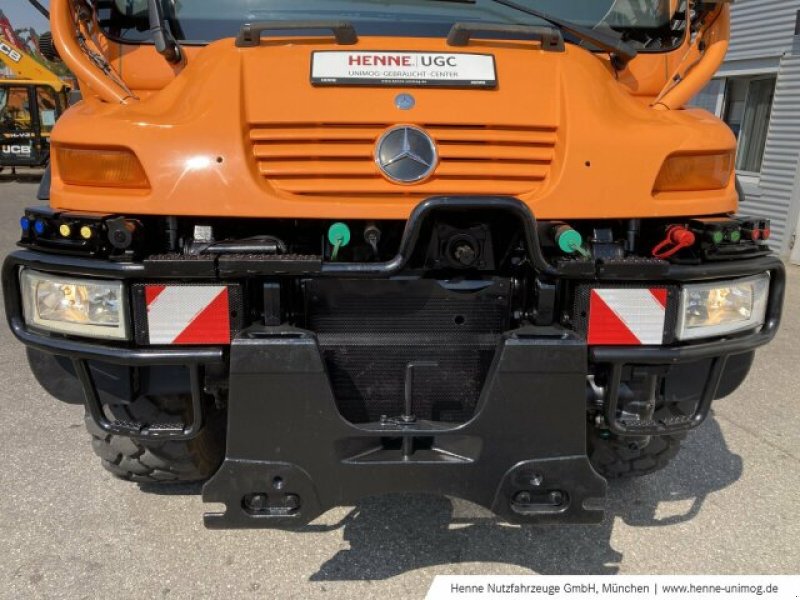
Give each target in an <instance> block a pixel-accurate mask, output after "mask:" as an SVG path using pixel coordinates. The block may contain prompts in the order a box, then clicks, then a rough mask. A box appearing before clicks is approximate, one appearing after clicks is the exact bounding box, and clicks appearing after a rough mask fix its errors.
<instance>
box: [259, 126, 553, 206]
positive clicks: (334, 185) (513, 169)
mask: <svg viewBox="0 0 800 600" xmlns="http://www.w3.org/2000/svg"><path fill="white" fill-rule="evenodd" d="M391 126H392V124H387V123H384V124H359V125H341V124H295V125H255V126H252V127H251V129H250V142H251V144H252V148H253V155H254V157H255V160H256V163H257V165H258V170H259V172H260V173H261V175H262V176H263V177H264V178H265V179H267V180H268V181H269V182H270V184H272V186H274V187H275V188H276V189H278V190H280V191H283V192H287V193H290V194H296V195H304V196H314V195H325V196H330V195H347V196H349V197H354V196H359V195H361V196H401V195H402V196H411V197H414V196H429V195H431V194H474V193H475V192H476V186H477V189H478V190H483V188H481V184H482V183H486V184H487V189H486V190H484V191H487V192H488V191H491V193H495V194H508V195H521V194H525V193H529V192H532V191H535V190H536V189H538V188H539V187H540V186H541V185H542V184H543V183H544V182H545V180H546V179H547V177H548V176H549V174H550V169H551V166H552V162H553V160H554V157H555V146H556V141H557V130H556V129H555V128H544V127H542V128H537V127H503V126H493V127H489V126H486V127H481V126H475V125H470V126H455V125H441V124H438V125H437V124H422V125H420V126H421V127H422V128H424V129H425V130H426V131H427V132H428V133H429V134H430V135H431V136H432V137H433V138H434V140H435V141H436V145H437V148H438V151H439V157H440V162H439V166H438V167H437V169H436V171H435V173H434V175H433V176H432V177H431V178H430V179H428V180H427V181H425V182H423V183H421V184H419V185H414V186H403V185H397V184H395V183H392V182H390V181H387V180H386V179H385V178H384V177H383V176H382V175H381V173H380V171H379V169H378V167H377V165H376V164H375V160H374V149H375V143H376V142H377V140H378V138H379V137H380V136H381V134H382V133H383V132H384V131H386V129H388V128H389V127H391Z"/></svg>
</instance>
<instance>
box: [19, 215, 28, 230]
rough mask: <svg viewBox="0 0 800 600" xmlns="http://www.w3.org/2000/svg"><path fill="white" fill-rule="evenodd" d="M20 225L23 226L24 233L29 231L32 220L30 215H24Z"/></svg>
mask: <svg viewBox="0 0 800 600" xmlns="http://www.w3.org/2000/svg"><path fill="white" fill-rule="evenodd" d="M19 226H20V227H22V233H28V232H29V231H30V230H31V222H30V220H29V219H28V217H22V218H21V219H20V220H19Z"/></svg>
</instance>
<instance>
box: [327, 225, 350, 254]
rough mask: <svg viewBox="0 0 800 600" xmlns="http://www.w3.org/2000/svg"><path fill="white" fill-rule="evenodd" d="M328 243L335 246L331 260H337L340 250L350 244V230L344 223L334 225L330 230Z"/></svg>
mask: <svg viewBox="0 0 800 600" xmlns="http://www.w3.org/2000/svg"><path fill="white" fill-rule="evenodd" d="M328 241H329V242H330V244H331V246H333V252H331V259H332V260H336V257H337V256H338V255H339V249H340V248H344V247H345V246H347V244H349V243H350V228H349V227H348V226H347V225H345V224H344V223H334V224H333V225H331V226H330V227H329V228H328Z"/></svg>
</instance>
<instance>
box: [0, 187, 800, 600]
mask: <svg viewBox="0 0 800 600" xmlns="http://www.w3.org/2000/svg"><path fill="white" fill-rule="evenodd" d="M35 190H36V185H35V180H34V179H33V178H29V177H25V176H21V177H16V178H12V177H10V176H7V175H6V176H2V175H0V224H2V225H0V250H2V252H3V254H5V253H7V252H8V251H10V250H11V249H12V248H13V247H14V243H15V241H16V239H17V228H18V219H19V216H20V215H21V214H22V209H23V207H24V206H26V205H30V204H35V203H36V201H35V200H34V195H35ZM789 271H790V275H789V292H788V293H789V295H788V298H787V304H786V307H787V310H786V318H785V322H784V325H783V329H782V331H781V332H780V334H779V336H778V338H777V340H776V341H775V342H774V343H773V344H772V345H770V346H769V347H767V348H766V349H763V350H761V351H760V352H759V353H758V357H757V359H756V364H755V367H754V369H753V371H752V373H751V375H750V378H749V379H748V381H747V382H746V383H745V385H744V386H743V387H742V388H741V389H740V390H739V391H737V392H736V393H735V394H734V395H733V396H731V397H729V398H727V399H725V400H722V401H719V402H717V403H716V404H715V408H714V415H713V418H711V419H709V420H708V421H707V422H706V423H705V424H704V425H703V426H702V427H701V428H700V429H699V430H697V431H696V432H694V433H693V434H691V436H690V437H689V439H688V440H687V442H686V443H685V446H684V448H683V450H682V451H681V453H680V454H679V456H678V458H677V459H676V460H675V461H674V463H673V464H671V465H670V466H669V467H668V468H667V469H665V470H664V471H662V472H660V473H657V474H654V475H651V476H648V477H645V478H642V479H639V480H634V481H628V482H623V483H612V485H611V487H610V495H609V499H608V503H607V507H608V510H607V517H606V519H605V521H604V522H603V524H602V525H599V526H559V527H547V528H544V527H525V528H520V527H514V526H509V525H505V524H503V523H500V522H498V521H496V520H495V519H493V518H492V517H491V515H489V514H488V513H486V512H484V511H482V510H480V509H478V508H476V507H474V506H472V505H469V504H467V503H465V502H462V501H457V500H452V501H451V500H449V499H446V498H437V497H424V496H391V497H382V498H377V499H371V500H366V501H364V502H362V503H361V504H359V505H358V506H356V507H348V508H340V509H336V510H333V511H330V512H329V513H327V514H325V515H324V516H323V517H322V518H320V519H319V520H317V521H316V522H314V523H313V524H312V525H310V526H308V527H306V528H305V529H303V530H301V531H299V532H292V533H287V532H280V531H255V530H254V531H209V530H206V529H205V528H204V527H203V524H202V519H201V516H202V513H203V511H204V508H205V506H204V505H203V503H202V502H201V500H200V497H199V496H198V495H197V492H198V491H199V490H198V489H197V488H192V487H182V488H178V489H173V490H171V491H167V492H156V491H155V490H153V489H140V488H139V487H138V486H136V485H134V484H130V483H126V482H123V481H118V480H115V479H113V478H111V476H110V475H109V474H108V473H106V472H105V471H104V470H103V469H102V468H101V467H100V464H99V459H97V458H96V457H95V456H94V454H93V453H92V451H91V448H90V446H89V437H88V434H87V433H86V432H85V431H84V428H83V418H82V417H83V409H82V408H81V407H78V406H68V405H64V404H61V403H59V402H57V401H56V400H54V399H53V398H51V397H49V396H48V395H47V394H46V393H45V392H44V391H42V390H41V389H40V388H39V386H38V385H37V384H36V383H35V381H34V379H33V377H32V375H31V374H30V372H29V370H28V366H27V363H26V361H25V354H24V352H23V347H22V346H21V345H20V344H19V343H18V342H16V340H14V338H13V337H12V336H11V334H10V333H9V332H8V330H7V328H6V327H5V325H3V326H2V327H0V384H1V385H2V392H0V597H4V598H14V599H17V598H28V597H30V598H43V597H69V598H155V597H164V598H190V597H191V598H200V597H222V596H226V597H229V598H238V597H240V596H242V597H260V598H315V597H326V598H353V597H362V598H374V597H380V598H421V597H423V596H424V594H425V592H426V590H427V589H428V586H429V585H430V582H431V580H432V579H433V576H434V575H436V574H487V573H491V574H530V573H541V574H614V573H625V574H670V573H680V574H702V573H709V574H753V573H756V574H794V573H797V572H798V570H799V569H798V567H800V544H798V540H800V515H799V514H798V507H799V506H800V504H798V500H797V498H798V492H800V449H798V448H800V445H799V444H798V441H800V439H799V436H798V431H800V399H798V391H799V390H800V386H799V385H798V384H797V379H796V378H797V377H798V372H800V343H799V342H798V340H800V312H798V310H797V307H798V306H799V305H800V268H797V267H789Z"/></svg>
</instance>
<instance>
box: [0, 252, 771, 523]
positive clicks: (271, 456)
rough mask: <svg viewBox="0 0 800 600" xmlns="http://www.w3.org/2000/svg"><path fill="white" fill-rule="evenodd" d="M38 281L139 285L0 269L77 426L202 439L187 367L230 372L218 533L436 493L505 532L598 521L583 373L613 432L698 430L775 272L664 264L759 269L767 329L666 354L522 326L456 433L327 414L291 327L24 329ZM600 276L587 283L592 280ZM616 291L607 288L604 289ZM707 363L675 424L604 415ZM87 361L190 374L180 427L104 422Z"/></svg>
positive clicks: (218, 481) (50, 266)
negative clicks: (223, 333)
mask: <svg viewBox="0 0 800 600" xmlns="http://www.w3.org/2000/svg"><path fill="white" fill-rule="evenodd" d="M21 266H28V267H31V268H35V269H38V270H42V271H48V272H60V273H69V274H73V275H82V276H93V277H105V278H113V279H123V280H127V281H129V282H135V281H142V280H143V279H145V278H146V277H147V278H149V275H147V274H145V272H144V269H143V267H142V266H141V265H138V264H116V263H110V262H105V261H97V260H89V259H79V258H67V257H61V256H53V255H47V254H43V253H39V252H34V251H29V250H24V251H19V252H16V253H14V254H12V255H11V256H10V257H9V258H8V259H7V260H6V262H5V265H4V268H3V288H4V296H5V302H6V312H7V318H8V322H9V325H10V327H11V329H12V331H13V333H14V335H15V336H16V337H17V338H18V339H19V340H20V341H22V342H23V343H25V344H27V345H28V346H30V347H32V348H35V349H37V350H40V351H43V352H47V353H50V354H55V355H59V356H66V357H68V358H70V359H71V360H72V361H73V363H74V365H75V371H76V373H77V374H78V376H79V378H80V379H81V383H82V385H83V387H84V393H85V396H86V403H87V407H88V410H89V412H90V414H91V415H92V416H93V417H94V419H95V420H96V421H97V422H98V424H99V425H100V426H101V427H102V428H103V429H105V430H106V431H108V432H110V433H115V434H119V435H130V436H132V437H140V438H148V437H161V438H170V439H188V438H191V437H192V436H194V435H196V433H197V432H198V431H199V429H200V428H201V427H202V413H201V411H200V409H199V407H200V398H201V394H202V385H201V369H202V368H204V367H205V366H208V365H210V364H215V363H216V364H222V365H226V364H227V365H229V384H230V393H229V402H228V438H227V439H228V441H227V453H226V458H225V461H224V463H223V465H222V466H221V467H220V469H219V471H218V472H217V473H216V474H215V476H214V477H213V478H212V479H211V480H210V481H209V482H208V483H207V484H206V485H205V487H204V490H203V497H204V500H206V501H208V502H222V503H224V504H225V505H226V511H225V512H224V513H222V514H217V513H211V514H208V515H206V524H207V526H209V527H212V528H218V527H296V526H300V525H303V524H305V523H307V522H309V521H310V520H312V519H314V518H315V517H317V516H318V515H320V514H321V513H323V512H324V511H325V510H327V509H329V508H331V507H333V506H337V505H341V504H351V503H354V502H356V501H357V500H358V499H359V498H362V497H365V496H369V495H374V494H380V493H388V492H399V491H415V492H430V493H439V494H448V495H453V496H457V497H461V498H465V499H467V500H470V501H472V502H475V503H477V504H479V505H481V506H484V507H486V508H488V509H490V510H492V511H494V512H495V513H497V514H499V515H500V516H502V517H504V518H505V519H507V520H509V521H511V522H516V523H550V522H556V521H557V522H576V523H589V522H598V521H599V520H600V519H601V518H602V510H600V509H599V508H598V507H597V506H596V505H594V506H593V505H592V499H597V498H602V497H603V496H604V495H605V481H604V480H603V479H602V478H601V477H600V476H598V475H597V474H596V473H595V472H594V470H593V469H592V468H591V465H590V464H589V461H588V458H587V456H586V427H587V423H586V378H587V373H588V368H589V365H590V364H595V365H597V364H601V365H608V366H609V367H610V371H611V373H612V376H611V378H610V382H609V386H608V391H607V402H606V420H607V422H608V425H609V428H610V429H611V430H612V431H614V432H616V433H618V434H620V435H637V436H640V435H659V434H663V433H668V432H673V431H680V430H688V429H691V428H693V427H696V426H697V425H699V424H700V423H701V422H702V421H703V419H705V417H706V416H707V414H708V410H709V407H710V404H711V401H712V400H713V399H714V398H715V397H716V396H717V389H718V387H719V385H720V381H721V378H722V375H723V373H724V371H725V364H726V361H727V360H728V359H729V357H732V356H735V355H740V354H744V353H747V352H752V351H753V350H754V349H756V348H758V347H760V346H762V345H764V344H766V343H768V342H769V341H770V340H771V339H772V338H773V337H774V335H775V333H776V332H777V329H778V325H779V322H780V316H781V309H782V301H783V295H784V285H785V279H784V278H785V274H784V268H783V264H782V263H781V262H780V261H779V260H778V259H776V258H774V257H761V258H755V259H751V260H746V261H737V262H735V263H719V264H713V265H704V266H701V267H671V270H670V271H669V272H668V273H667V275H666V277H665V278H664V280H666V281H669V282H687V281H698V280H712V279H724V278H730V277H739V276H747V275H753V274H758V273H763V272H770V273H771V290H770V302H769V306H768V311H767V322H766V324H765V326H764V327H763V328H762V329H761V330H760V331H758V332H753V333H748V334H743V335H739V336H734V337H730V338H727V339H722V340H716V341H713V342H706V343H698V344H689V345H683V346H674V347H669V346H668V347H643V348H633V347H591V348H590V347H588V346H587V345H586V342H585V340H583V339H582V338H580V337H578V336H575V335H574V334H572V333H570V332H568V331H566V330H563V329H557V328H546V327H530V328H524V329H520V330H516V331H512V332H509V333H507V334H506V335H504V336H503V338H502V342H501V344H500V347H499V348H498V351H497V353H496V355H495V359H494V362H493V364H492V367H491V370H490V373H489V376H488V378H487V381H486V383H485V385H484V388H483V392H482V394H481V396H480V400H479V405H478V408H477V410H476V412H475V415H474V417H473V418H471V419H470V420H469V421H467V422H466V423H462V424H457V425H454V424H447V423H441V422H433V421H423V420H411V421H407V420H403V419H401V418H392V416H391V415H390V416H389V418H387V419H382V420H381V421H379V422H371V423H359V424H353V423H351V422H348V421H346V420H345V419H343V418H342V416H341V414H340V412H339V411H338V410H337V407H336V403H335V398H334V394H333V392H332V388H331V384H330V381H329V378H328V375H327V373H326V368H325V364H324V362H323V360H322V357H321V353H320V347H319V343H318V340H317V338H316V336H315V335H314V334H313V333H312V332H309V331H304V330H299V329H280V328H270V327H258V328H251V329H249V330H246V331H244V332H242V333H241V334H240V335H239V336H237V337H236V339H235V340H234V342H233V344H232V345H231V347H230V348H224V349H223V348H218V347H211V348H198V347H185V348H180V349H174V348H158V347H154V348H141V347H135V346H133V345H129V346H123V345H119V344H105V343H99V342H84V341H77V340H74V339H68V338H66V337H63V336H56V335H47V334H43V333H38V332H35V331H32V330H30V329H28V328H27V327H26V325H25V324H24V320H23V317H22V310H21V306H20V296H19V289H18V277H17V272H18V269H19V267H21ZM601 280H603V279H602V277H601V276H600V275H598V276H597V277H596V278H595V279H594V280H593V281H601ZM617 281H619V279H617ZM707 359H711V361H712V366H711V368H710V369H709V372H708V376H707V381H706V383H705V385H704V391H703V394H702V397H701V399H700V401H699V402H698V403H697V409H696V412H695V414H693V415H691V416H690V417H687V418H686V419H684V420H682V421H680V422H674V423H667V424H665V423H642V424H640V425H641V426H639V427H636V428H635V429H631V428H630V427H629V426H628V425H626V424H624V423H621V422H619V421H618V420H617V418H616V414H615V413H616V401H617V396H618V393H619V379H620V374H621V372H622V370H623V369H624V368H625V367H626V366H630V365H678V364H683V363H694V362H698V361H702V360H707ZM90 361H99V362H105V363H113V364H121V365H131V366H151V365H184V366H186V367H187V368H188V369H189V372H190V374H191V384H192V385H191V388H192V397H193V400H194V403H195V419H194V422H193V423H188V424H186V426H185V427H184V428H183V429H180V430H160V429H150V428H147V427H144V426H141V424H138V425H137V424H134V425H133V426H132V425H131V424H120V423H112V422H109V421H108V420H107V419H106V418H105V417H104V416H103V411H102V406H101V402H100V399H99V397H98V394H97V390H96V387H95V384H94V382H93V380H92V376H91V370H90V369H89V368H88V366H87V365H88V363H89V362H90Z"/></svg>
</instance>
